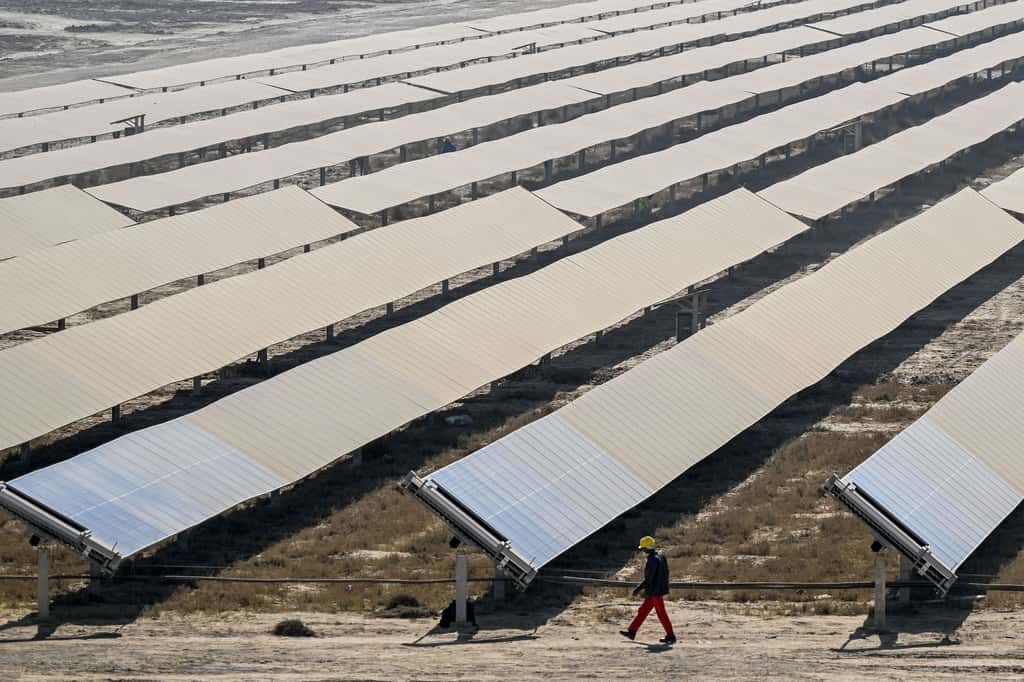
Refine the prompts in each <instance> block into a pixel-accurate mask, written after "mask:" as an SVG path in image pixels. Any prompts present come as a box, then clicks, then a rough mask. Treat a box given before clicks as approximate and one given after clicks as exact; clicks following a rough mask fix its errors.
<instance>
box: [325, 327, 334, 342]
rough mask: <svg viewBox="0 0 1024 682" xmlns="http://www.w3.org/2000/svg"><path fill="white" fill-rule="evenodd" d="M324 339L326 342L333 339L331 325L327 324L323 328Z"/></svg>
mask: <svg viewBox="0 0 1024 682" xmlns="http://www.w3.org/2000/svg"><path fill="white" fill-rule="evenodd" d="M324 338H325V339H326V340H328V341H331V340H333V339H334V325H333V324H329V325H327V326H326V327H324Z"/></svg>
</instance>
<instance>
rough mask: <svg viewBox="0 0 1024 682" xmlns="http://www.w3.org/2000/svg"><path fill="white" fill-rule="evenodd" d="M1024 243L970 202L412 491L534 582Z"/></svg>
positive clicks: (410, 484)
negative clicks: (967, 229) (968, 232)
mask: <svg viewBox="0 0 1024 682" xmlns="http://www.w3.org/2000/svg"><path fill="white" fill-rule="evenodd" d="M965 224H970V225H972V226H974V227H973V229H972V239H967V240H965V239H964V237H963V229H964V225H965ZM1022 239H1024V226H1022V225H1021V224H1020V223H1018V222H1017V221H1015V220H1013V219H1011V218H1010V217H1009V216H1007V215H1006V214H1005V213H1003V212H1001V211H1000V210H999V209H997V208H996V207H995V206H993V205H992V204H990V203H989V202H987V201H985V200H984V199H982V198H981V197H980V196H978V195H977V194H976V193H975V192H974V191H973V190H969V189H968V190H964V191H962V192H960V193H959V194H957V195H955V196H953V197H951V198H950V199H947V200H945V201H943V202H941V203H940V204H938V205H936V206H935V207H933V208H931V209H929V210H927V211H925V212H924V213H922V214H920V215H919V216H917V217H915V218H912V219H910V220H908V221H906V222H904V223H901V224H900V225H898V226H896V227H894V228H892V229H890V230H889V231H887V232H886V233H884V234H882V235H881V236H878V237H875V238H873V239H871V240H869V241H867V242H865V243H863V244H861V245H860V246H858V247H856V248H854V249H853V250H851V251H850V252H848V253H847V254H845V255H843V256H840V257H838V258H836V259H834V260H833V261H832V262H830V263H829V264H827V265H825V266H824V267H822V268H821V269H819V270H817V271H816V272H814V273H813V274H810V275H808V276H806V277H804V278H802V279H800V280H797V281H796V282H794V283H792V284H789V285H787V286H785V287H783V288H781V289H778V290H776V291H774V292H772V293H771V294H769V295H768V296H766V297H764V298H762V299H761V300H759V301H758V302H756V303H754V304H753V305H751V306H750V307H749V308H747V309H745V310H744V311H742V312H740V313H737V314H735V315H733V316H732V317H730V318H728V319H726V320H723V321H720V322H717V323H716V324H715V325H714V326H711V327H708V328H707V329H705V330H703V331H701V332H699V333H698V334H696V335H694V336H691V337H689V338H687V339H686V340H684V341H683V342H681V343H680V344H678V345H677V346H676V347H675V348H673V349H672V350H669V351H665V352H663V353H661V354H659V355H656V356H654V357H653V358H651V359H649V360H646V361H645V362H643V363H641V364H640V365H638V366H636V367H634V368H633V369H631V370H629V371H627V372H625V373H624V374H621V375H619V376H618V377H616V378H615V379H612V380H611V381H608V382H607V383H605V384H603V385H601V386H599V387H597V388H594V389H592V390H590V391H589V392H587V393H586V394H585V395H583V396H582V397H581V398H578V399H576V400H575V401H573V402H571V403H569V404H568V405H566V406H565V407H562V408H561V409H559V410H558V411H556V412H554V413H552V414H550V415H548V416H545V417H542V418H541V419H539V420H537V421H535V422H533V423H531V424H529V425H527V426H525V427H523V428H520V429H519V430H517V431H514V432H512V433H511V434H509V435H507V436H505V437H503V438H501V439H499V440H497V441H495V442H494V443H492V444H490V445H487V446H486V447H484V448H482V449H480V450H479V451H477V452H476V453H474V454H472V455H470V456H468V457H466V458H464V459H462V460H459V461H457V462H455V463H454V464H450V465H448V466H446V467H444V468H442V469H440V470H439V471H436V472H434V473H432V474H429V475H428V476H426V477H425V478H423V479H420V478H419V477H417V476H416V475H415V474H411V475H410V476H409V477H408V478H407V479H406V483H405V486H406V488H407V490H408V491H409V492H412V493H414V494H416V495H417V496H418V497H419V499H421V500H423V501H424V502H425V503H427V504H428V506H430V507H431V508H432V509H433V510H434V511H435V512H437V513H438V514H439V515H441V516H442V518H444V519H445V520H446V521H447V522H448V523H449V526H450V527H452V529H453V531H454V532H455V533H456V534H457V535H458V536H459V537H462V538H463V539H466V540H469V541H471V542H474V543H476V544H479V545H480V546H481V547H483V548H485V549H487V550H488V551H489V552H490V553H491V554H492V555H494V556H495V558H496V559H498V560H499V561H507V562H509V563H510V566H507V567H506V571H507V572H509V573H511V574H512V575H513V576H514V577H515V578H516V579H518V580H519V581H520V582H521V583H527V582H529V580H530V579H532V577H533V575H534V574H535V572H536V571H537V570H538V569H540V568H542V567H543V566H544V565H546V564H547V563H549V562H550V561H551V560H552V559H554V558H555V557H557V556H558V555H559V554H561V553H563V552H565V551H567V550H568V549H570V548H571V547H572V546H573V545H575V544H576V543H578V542H580V541H582V540H583V539H584V538H586V537H587V536H589V535H590V534H592V533H594V532H596V531H597V530H599V529H600V528H602V527H603V526H604V525H606V524H607V523H609V522H610V521H612V520H613V519H615V518H616V517H618V516H619V515H621V514H622V513H624V512H626V511H628V510H629V509H631V508H632V507H635V506H636V505H638V504H639V503H641V502H642V501H644V500H645V499H647V498H648V497H650V496H651V495H653V494H654V493H655V492H657V491H658V490H660V489H661V488H663V487H664V486H666V485H668V484H669V483H671V482H672V481H673V480H675V479H676V478H678V477H679V476H680V475H682V474H683V473H685V472H686V471H687V470H688V469H689V468H690V467H692V466H693V465H695V464H697V463H698V462H700V461H701V460H703V459H704V458H705V457H707V456H709V455H711V454H712V453H714V452H715V451H716V450H717V449H718V448H720V447H721V446H723V445H725V444H726V443H727V442H728V441H729V440H731V439H732V438H734V437H735V436H736V435H738V434H739V433H741V432H742V431H743V430H744V429H746V428H748V427H749V426H751V425H752V424H754V423H756V422H757V421H758V420H759V419H761V418H762V417H764V416H765V415H767V414H768V413H769V412H771V411H772V410H773V409H775V408H776V407H777V406H778V405H780V404H781V403H782V402H784V401H785V400H786V399H787V398H789V397H790V396H791V395H793V394H794V393H796V392H797V391H799V390H801V389H803V388H806V387H807V386H810V385H812V384H814V383H816V382H817V381H820V380H821V379H822V378H823V377H824V376H826V375H827V374H828V372H830V371H831V370H832V369H834V368H835V367H836V366H838V365H839V364H841V363H842V362H843V361H844V360H845V359H846V358H848V357H849V356H850V355H852V354H853V353H855V352H857V351H858V350H860V349H861V348H863V347H864V346H866V345H867V344H869V343H871V342H872V341H874V340H876V339H878V338H880V337H882V336H884V335H886V334H888V333H889V332H891V331H892V330H893V329H895V328H896V327H898V326H899V325H900V324H902V323H903V322H904V321H905V320H906V319H907V318H908V317H910V316H911V315H913V314H914V313H916V312H917V311H919V310H921V309H922V308H924V307H926V306H927V305H929V304H930V303H931V302H932V301H934V300H935V299H936V298H937V297H938V296H940V295H941V294H942V293H943V292H945V291H946V290H948V289H949V288H950V287H952V286H954V285H956V284H957V283H959V282H961V281H962V280H964V279H965V278H967V277H969V276H970V275H971V274H973V273H975V272H977V271H978V270H979V269H981V268H983V267H985V266H986V265H987V264H989V263H990V262H992V261H993V260H994V259H996V258H997V257H999V256H1000V255H1001V254H1003V253H1004V252H1006V251H1007V250H1008V249H1010V248H1011V247H1012V246H1014V245H1016V244H1018V243H1020V241H1021V240H1022ZM1018 421H1019V420H1018ZM595 491H596V492H595Z"/></svg>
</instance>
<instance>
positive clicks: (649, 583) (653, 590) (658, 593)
mask: <svg viewBox="0 0 1024 682" xmlns="http://www.w3.org/2000/svg"><path fill="white" fill-rule="evenodd" d="M637 590H638V591H639V590H643V592H644V594H645V595H646V596H648V597H664V596H665V595H666V594H668V560H667V559H666V558H665V555H663V554H662V553H661V552H651V553H650V554H648V555H647V564H646V565H645V566H644V579H643V582H641V583H640V584H639V585H638V586H637Z"/></svg>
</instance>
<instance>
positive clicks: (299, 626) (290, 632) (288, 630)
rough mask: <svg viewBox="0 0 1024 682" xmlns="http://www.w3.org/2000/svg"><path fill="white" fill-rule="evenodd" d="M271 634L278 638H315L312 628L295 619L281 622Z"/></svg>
mask: <svg viewBox="0 0 1024 682" xmlns="http://www.w3.org/2000/svg"><path fill="white" fill-rule="evenodd" d="M273 633H274V634H275V635H277V636H278V637H316V633H315V632H313V630H312V628H310V627H309V626H307V625H306V624H305V623H303V622H302V621H301V620H299V619H297V618H290V619H288V620H282V621H281V622H280V623H278V624H277V625H275V626H274V629H273Z"/></svg>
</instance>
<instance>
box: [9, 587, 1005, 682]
mask: <svg viewBox="0 0 1024 682" xmlns="http://www.w3.org/2000/svg"><path fill="white" fill-rule="evenodd" d="M634 608H635V604H634V603H632V602H627V601H623V600H615V601H611V602H608V601H600V602H599V601H596V600H585V601H582V602H580V603H578V604H574V605H573V606H572V607H570V608H569V609H567V610H565V611H562V612H559V613H557V614H543V615H541V616H540V617H536V616H533V617H532V616H530V615H515V614H510V615H502V616H498V615H494V614H489V615H488V614H485V615H482V616H481V617H480V618H479V619H478V620H479V624H480V626H481V627H480V628H479V629H477V630H464V631H462V632H456V631H453V630H449V631H442V630H439V629H437V628H435V623H436V621H435V620H434V619H424V618H419V619H409V620H406V619H382V618H373V617H367V616H359V615H352V614H323V613H298V614H286V615H287V616H288V617H295V618H300V619H301V620H302V621H303V622H304V623H305V624H306V625H307V626H309V627H310V628H312V630H313V631H314V632H315V633H316V635H317V636H316V637H314V638H283V637H277V636H275V635H272V634H270V631H271V630H272V628H273V627H274V625H275V624H276V623H277V622H279V621H280V620H281V619H282V618H283V617H284V615H267V614H254V613H245V612H235V613H228V614H223V615H218V616H205V617H196V616H192V617H189V618H181V617H179V616H163V617H160V618H155V619H149V618H147V619H143V620H140V621H137V622H133V623H129V624H126V625H123V626H121V625H116V624H114V625H112V624H103V625H87V624H67V625H60V626H59V627H57V628H56V629H55V630H54V629H53V628H52V626H47V627H42V628H40V627H37V626H36V625H34V624H28V623H17V622H15V624H13V625H12V624H11V623H8V625H6V626H4V625H0V652H2V656H0V672H2V673H4V678H5V679H16V680H43V679H46V680H52V679H76V680H100V679H102V680H150V679H160V680H196V679H204V680H210V679H217V680H251V679H264V678H269V677H273V678H274V679H290V680H291V679H293V680H395V679H411V680H447V679H467V680H481V681H484V680H525V679H542V678H543V679H546V680H562V679H600V680H607V679H639V678H643V679H682V676H685V678H686V679H716V680H733V679H735V680H747V679H753V678H756V677H761V678H782V679H826V678H827V679H830V680H862V679H865V678H866V677H869V676H870V677H872V678H874V679H879V680H889V679H900V680H938V679H951V680H952V679H955V680H964V679H967V678H968V677H972V678H976V679H977V678H983V679H993V680H996V679H1019V678H1020V675H1022V674H1024V653H1022V651H1021V649H1020V646H1019V631H1020V628H1021V626H1022V624H1024V615H1022V614H1018V613H1012V612H994V611H986V612H981V613H976V614H973V615H971V616H970V617H969V618H967V619H966V620H965V621H961V618H960V617H959V616H958V614H956V613H953V614H950V613H949V612H948V611H945V612H943V613H941V614H938V613H927V612H926V613H919V614H916V615H913V616H906V617H900V618H895V619H892V621H891V622H890V627H891V630H892V631H891V632H889V633H886V634H883V635H878V634H875V633H874V632H871V631H870V629H869V628H865V627H864V619H863V617H858V616H812V617H806V618H791V617H779V616H770V615H762V614H759V613H757V612H756V611H755V610H752V609H747V608H741V607H736V606H732V607H723V606H721V605H719V604H711V603H699V602H698V603H694V602H674V603H670V604H669V611H670V614H671V617H672V618H673V620H674V622H675V625H676V629H677V632H678V635H679V639H680V641H679V643H678V644H676V646H674V647H671V648H667V647H664V646H662V645H659V644H658V643H657V639H658V637H660V636H661V632H660V628H659V627H658V625H657V622H656V620H653V617H652V620H651V621H649V622H648V624H647V625H646V626H645V627H644V629H642V630H641V631H640V636H639V638H638V641H636V642H628V641H626V640H624V639H623V638H621V637H620V636H619V635H618V634H617V630H618V629H619V628H620V627H622V626H623V624H624V623H626V622H627V621H628V618H629V617H630V616H631V614H632V611H633V609H634ZM9 615H10V617H16V616H14V614H9ZM0 618H3V615H2V614H0ZM40 635H43V638H41V639H39V638H38V637H39V636H40ZM15 644H16V645H15Z"/></svg>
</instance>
